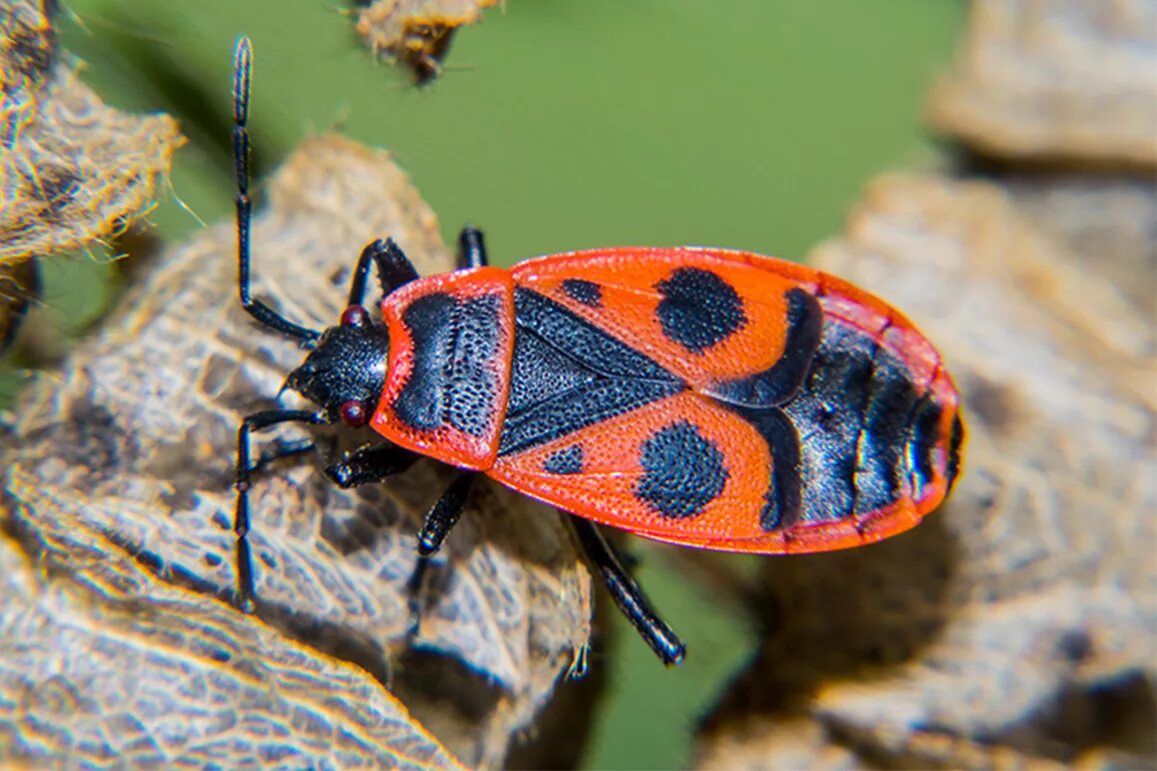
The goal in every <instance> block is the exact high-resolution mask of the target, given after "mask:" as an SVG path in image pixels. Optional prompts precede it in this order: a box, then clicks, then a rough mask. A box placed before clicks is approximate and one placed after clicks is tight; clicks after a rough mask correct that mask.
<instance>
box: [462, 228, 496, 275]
mask: <svg viewBox="0 0 1157 771" xmlns="http://www.w3.org/2000/svg"><path fill="white" fill-rule="evenodd" d="M458 263H459V264H460V265H461V266H462V267H463V268H483V267H486V266H487V265H489V264H490V258H489V257H488V256H487V255H486V241H485V240H484V239H483V238H482V231H481V230H479V229H478V228H472V227H469V226H467V227H464V228H462V232H461V233H459V234H458Z"/></svg>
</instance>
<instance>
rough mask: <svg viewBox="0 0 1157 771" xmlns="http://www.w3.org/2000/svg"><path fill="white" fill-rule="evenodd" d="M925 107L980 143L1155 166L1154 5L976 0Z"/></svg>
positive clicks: (943, 124) (1005, 153) (1001, 150)
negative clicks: (956, 49) (951, 63)
mask: <svg viewBox="0 0 1157 771" xmlns="http://www.w3.org/2000/svg"><path fill="white" fill-rule="evenodd" d="M970 7H971V10H970V15H969V22H968V27H969V32H968V36H967V38H966V39H965V41H964V43H963V44H962V46H961V48H960V50H959V52H958V54H957V57H956V63H955V66H954V68H953V71H952V72H951V73H950V74H949V75H947V76H945V77H944V78H942V79H941V80H940V81H939V82H938V83H937V84H936V87H935V89H934V90H933V92H932V96H931V102H930V105H929V117H930V120H931V121H932V124H933V125H934V126H936V128H938V129H940V130H941V131H944V132H947V133H949V134H952V135H953V136H955V137H958V138H959V139H961V140H962V141H963V142H964V143H965V144H967V145H969V146H970V147H973V148H975V149H977V150H979V151H980V152H982V153H985V154H990V155H994V156H997V157H1001V158H1011V159H1018V158H1019V159H1038V160H1039V159H1048V160H1075V161H1083V162H1086V163H1089V162H1091V163H1096V164H1113V165H1128V166H1139V167H1142V168H1145V169H1153V168H1155V167H1157V5H1154V4H1153V3H1152V2H1151V0H1098V1H1097V2H1093V3H1090V2H1088V1H1087V0H1049V2H1044V3H1042V2H1037V0H977V1H976V2H973V3H972V4H971V6H970Z"/></svg>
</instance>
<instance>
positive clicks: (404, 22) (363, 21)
mask: <svg viewBox="0 0 1157 771" xmlns="http://www.w3.org/2000/svg"><path fill="white" fill-rule="evenodd" d="M496 5H498V0H376V2H374V3H373V4H372V5H370V7H369V8H365V9H362V10H360V11H358V22H357V27H356V29H357V33H358V34H359V35H361V36H362V37H363V38H364V39H365V41H366V43H367V44H368V45H369V46H370V48H371V49H372V50H373V52H374V54H375V55H378V54H381V53H383V52H384V53H385V54H387V55H388V56H391V57H393V58H394V59H397V60H398V61H400V62H401V63H402V64H404V65H405V66H406V67H408V68H409V69H410V71H411V72H413V73H414V78H415V80H417V81H418V82H419V83H425V82H427V81H430V80H433V79H434V78H435V77H437V76H438V75H439V74H441V72H442V62H443V61H444V60H445V58H446V54H447V53H448V52H449V50H450V42H451V41H452V40H453V39H454V33H455V32H457V30H458V28H459V27H461V26H464V25H467V24H477V23H478V22H479V21H481V19H482V9H483V8H493V7H494V6H496Z"/></svg>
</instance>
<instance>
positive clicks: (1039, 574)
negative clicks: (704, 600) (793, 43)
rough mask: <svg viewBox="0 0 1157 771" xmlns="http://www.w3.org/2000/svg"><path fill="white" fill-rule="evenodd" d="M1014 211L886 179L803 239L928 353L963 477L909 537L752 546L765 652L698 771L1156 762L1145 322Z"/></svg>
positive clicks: (712, 731) (945, 185)
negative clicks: (938, 365) (948, 382)
mask: <svg viewBox="0 0 1157 771" xmlns="http://www.w3.org/2000/svg"><path fill="white" fill-rule="evenodd" d="M1146 195H1153V192H1152V190H1150V191H1149V192H1148V193H1146ZM1033 220H1034V218H1033V217H1030V216H1029V215H1026V214H1025V213H1024V212H1022V211H1021V210H1020V209H1019V208H1018V207H1017V205H1016V203H1015V202H1014V200H1013V199H1012V198H1011V197H1010V196H1009V195H1008V194H1007V193H1005V192H1004V191H1003V190H1001V189H1000V188H999V187H997V186H995V185H992V184H988V183H968V182H954V181H950V180H947V179H943V178H934V177H912V176H890V177H885V178H882V179H880V180H878V181H876V182H875V183H873V184H872V185H871V186H870V187H869V189H868V191H867V193H866V195H865V197H864V199H863V201H862V202H861V203H860V204H859V205H858V206H857V207H856V209H855V210H854V212H853V214H852V216H851V219H850V222H849V224H848V226H847V229H846V235H845V236H844V237H843V238H842V239H840V240H838V241H835V242H832V243H828V244H825V245H823V246H821V247H820V248H819V249H818V250H817V252H816V255H815V257H816V259H815V263H816V264H817V265H818V266H819V267H822V268H824V269H826V270H830V271H832V272H834V273H837V274H839V275H842V276H845V277H847V278H849V279H850V280H852V281H854V282H856V283H857V284H859V285H861V286H864V287H865V288H867V289H869V290H872V291H875V292H878V293H879V294H881V295H883V296H886V297H888V298H889V299H890V300H891V301H893V302H895V303H896V304H897V305H898V306H899V307H901V308H903V309H904V310H905V311H906V312H907V313H909V314H910V315H911V316H912V317H913V319H914V320H915V321H916V322H917V323H918V324H919V325H920V327H921V328H922V329H923V330H924V331H925V332H926V333H927V334H928V336H929V337H930V339H932V340H933V341H935V342H936V343H937V344H938V346H939V347H940V348H941V350H942V351H943V352H944V354H945V355H946V357H947V360H948V362H949V364H950V367H951V371H952V372H953V373H955V375H956V377H957V379H958V381H959V383H960V385H961V387H962V390H963V394H964V404H965V409H966V413H965V414H966V420H968V421H969V423H968V425H969V430H970V436H969V452H968V456H967V457H966V459H965V470H964V474H963V476H962V478H961V480H960V482H959V483H958V485H957V489H956V490H955V491H954V493H953V496H952V498H951V500H950V501H949V503H948V504H947V506H946V507H944V509H943V510H942V511H940V512H938V513H936V514H934V515H932V516H931V517H930V518H928V519H927V520H926V521H925V522H924V523H923V524H922V525H921V526H920V527H919V528H917V529H916V530H914V531H913V532H911V533H909V534H905V535H904V536H900V537H898V538H895V539H892V540H891V541H888V542H886V543H883V544H879V545H877V546H873V547H870V548H865V549H857V550H853V551H850V552H845V553H835V554H827V555H814V556H809V557H801V558H793V559H776V560H768V561H766V563H765V565H764V575H763V580H762V585H761V586H762V593H763V596H764V597H765V601H766V604H765V605H764V606H763V608H762V610H763V614H764V616H765V621H766V624H767V632H766V638H765V641H764V645H763V649H762V651H761V655H760V656H759V658H758V660H757V661H756V662H755V663H754V664H753V665H752V667H751V669H750V670H749V671H748V672H747V673H745V674H744V675H743V676H742V677H741V678H740V679H739V681H738V682H737V683H736V684H735V686H734V687H733V688H732V689H731V690H730V692H729V693H728V694H727V695H726V697H725V699H724V701H723V704H722V705H721V707H720V709H719V710H718V711H717V712H716V714H715V715H714V716H713V718H712V719H711V720H710V721H709V723H708V724H707V726H706V727H705V730H704V732H703V735H702V738H701V744H700V749H699V753H700V754H699V758H698V762H699V765H700V766H701V767H704V768H710V767H747V768H758V767H777V766H779V765H780V760H781V757H788V758H796V759H797V760H798V761H799V762H798V765H801V766H809V767H816V768H819V767H846V766H848V765H855V766H860V765H863V764H865V763H868V764H872V765H880V766H883V767H911V766H916V767H931V766H936V767H959V766H969V767H991V766H1007V765H1014V764H1036V763H1044V764H1055V763H1072V762H1096V761H1098V759H1099V760H1102V761H1106V762H1118V763H1124V764H1126V765H1136V764H1140V765H1148V764H1152V763H1154V762H1157V747H1155V746H1154V742H1153V732H1152V723H1153V720H1154V719H1155V718H1157V711H1155V708H1154V697H1153V693H1154V691H1153V687H1152V684H1153V683H1154V682H1155V678H1157V659H1155V658H1154V656H1153V647H1152V646H1153V643H1152V641H1153V639H1154V632H1155V631H1157V591H1155V589H1157V561H1155V560H1154V559H1153V553H1154V546H1155V545H1157V521H1155V520H1154V518H1153V512H1154V511H1157V478H1155V475H1154V474H1153V469H1154V468H1155V467H1157V466H1155V464H1157V448H1155V446H1154V414H1155V409H1157V393H1155V388H1154V384H1155V383H1157V378H1155V377H1154V375H1155V374H1157V373H1155V372H1154V366H1153V360H1152V352H1153V350H1154V348H1153V343H1154V340H1153V335H1154V330H1153V326H1152V324H1151V321H1150V320H1149V319H1147V318H1146V317H1144V316H1142V315H1141V314H1140V312H1139V310H1138V308H1137V307H1136V306H1135V305H1134V304H1133V303H1132V302H1130V300H1129V296H1128V295H1127V294H1125V293H1122V292H1119V291H1117V290H1116V287H1115V286H1114V285H1113V284H1112V282H1111V281H1110V279H1108V278H1107V277H1106V275H1104V274H1103V273H1102V272H1100V271H1098V270H1097V266H1096V263H1095V262H1094V261H1093V260H1092V259H1091V258H1095V257H1096V256H1097V251H1096V248H1095V245H1094V244H1093V243H1092V242H1090V241H1088V240H1087V239H1081V238H1072V239H1066V238H1062V237H1057V236H1055V235H1053V234H1051V233H1050V232H1049V231H1047V230H1044V229H1042V228H1041V227H1040V226H1039V224H1034V221H1033ZM1082 232H1084V233H1089V232H1091V231H1090V229H1087V228H1086V229H1082ZM1078 244H1083V245H1084V246H1083V248H1088V249H1089V250H1090V253H1088V254H1078V253H1077V252H1076V251H1074V248H1073V247H1074V246H1076V245H1078ZM1142 275H1146V274H1142ZM1134 276H1135V279H1136V274H1134ZM789 720H796V721H800V722H801V723H802V724H804V725H807V726H808V727H807V728H806V731H802V730H801V731H791V730H784V729H783V726H784V724H785V722H786V721H789ZM806 737H810V738H806ZM780 753H785V754H784V755H783V756H781V755H780ZM801 753H802V754H801ZM849 753H851V757H849Z"/></svg>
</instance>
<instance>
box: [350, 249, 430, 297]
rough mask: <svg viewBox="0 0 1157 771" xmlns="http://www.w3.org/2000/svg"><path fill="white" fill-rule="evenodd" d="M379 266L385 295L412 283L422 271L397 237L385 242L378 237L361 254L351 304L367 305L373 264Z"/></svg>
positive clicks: (351, 289)
mask: <svg viewBox="0 0 1157 771" xmlns="http://www.w3.org/2000/svg"><path fill="white" fill-rule="evenodd" d="M371 262H372V263H373V264H374V265H376V266H377V268H378V283H379V284H381V287H382V294H384V295H388V294H389V293H390V292H392V291H394V290H395V289H397V288H398V287H400V286H403V285H405V284H408V283H410V282H411V281H413V280H414V279H416V278H417V277H418V271H417V270H416V269H415V268H414V264H413V263H412V262H410V258H409V257H407V256H406V253H405V252H403V251H402V248H401V247H400V246H398V245H397V244H396V243H395V242H394V239H392V238H387V239H386V240H385V241H383V240H382V239H380V238H379V239H377V240H376V241H371V242H370V243H369V244H367V245H366V248H365V249H362V253H361V256H360V257H358V264H357V267H355V268H354V274H353V277H352V279H351V280H350V295H349V302H348V303H347V305H365V300H366V281H367V280H368V278H369V274H370V263H371Z"/></svg>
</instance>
